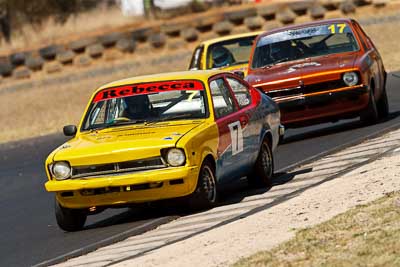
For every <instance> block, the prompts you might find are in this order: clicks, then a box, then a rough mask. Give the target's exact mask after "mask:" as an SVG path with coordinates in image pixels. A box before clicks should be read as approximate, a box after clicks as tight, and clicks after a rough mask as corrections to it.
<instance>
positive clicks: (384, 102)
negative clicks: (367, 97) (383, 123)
mask: <svg viewBox="0 0 400 267" xmlns="http://www.w3.org/2000/svg"><path fill="white" fill-rule="evenodd" d="M376 106H377V109H378V114H379V117H380V118H387V116H389V103H388V98H387V94H386V88H383V92H382V95H381V97H380V98H379V100H378V102H377V103H376Z"/></svg>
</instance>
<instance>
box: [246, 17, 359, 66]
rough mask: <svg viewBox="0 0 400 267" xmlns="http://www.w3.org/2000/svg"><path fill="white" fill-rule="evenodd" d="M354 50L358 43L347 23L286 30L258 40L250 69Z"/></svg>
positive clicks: (356, 48) (357, 48)
mask: <svg viewBox="0 0 400 267" xmlns="http://www.w3.org/2000/svg"><path fill="white" fill-rule="evenodd" d="M357 50H359V45H358V43H357V41H356V39H355V38H354V35H353V32H352V30H351V28H350V27H349V26H348V25H347V24H346V23H334V24H326V25H318V26H313V27H307V28H301V29H295V30H287V31H283V32H277V33H274V34H270V35H266V36H263V37H261V38H260V39H259V40H258V42H257V45H256V49H255V51H254V55H253V61H252V63H251V68H252V69H256V68H262V67H268V66H272V65H274V64H278V63H281V62H286V61H291V60H298V59H304V58H308V57H316V56H323V55H329V54H336V53H343V52H351V51H357Z"/></svg>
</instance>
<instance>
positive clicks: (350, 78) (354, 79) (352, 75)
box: [343, 71, 358, 86]
mask: <svg viewBox="0 0 400 267" xmlns="http://www.w3.org/2000/svg"><path fill="white" fill-rule="evenodd" d="M343 81H344V83H345V84H346V85H347V86H354V85H356V84H358V75H357V73H356V72H353V71H352V72H346V73H345V74H343Z"/></svg>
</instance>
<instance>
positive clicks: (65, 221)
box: [55, 200, 87, 232]
mask: <svg viewBox="0 0 400 267" xmlns="http://www.w3.org/2000/svg"><path fill="white" fill-rule="evenodd" d="M55 213H56V220H57V224H58V226H59V227H60V228H61V229H63V230H64V231H68V232H74V231H79V230H81V229H82V228H83V226H84V225H85V222H86V217H87V212H86V210H82V209H68V208H64V207H62V206H61V205H60V203H58V201H57V200H56V201H55Z"/></svg>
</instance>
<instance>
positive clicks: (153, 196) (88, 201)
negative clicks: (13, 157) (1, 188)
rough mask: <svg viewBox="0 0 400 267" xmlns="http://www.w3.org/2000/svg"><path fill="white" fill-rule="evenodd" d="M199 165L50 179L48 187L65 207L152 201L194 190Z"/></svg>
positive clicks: (88, 206)
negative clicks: (90, 176) (88, 176)
mask: <svg viewBox="0 0 400 267" xmlns="http://www.w3.org/2000/svg"><path fill="white" fill-rule="evenodd" d="M198 174H199V168H198V167H187V166H184V167H176V168H165V169H159V170H152V171H145V172H135V173H127V174H119V175H114V176H107V177H98V178H86V179H83V178H82V179H69V180H64V181H56V180H51V181H48V182H47V183H46V184H45V187H46V190H47V191H49V192H55V193H56V197H57V200H58V202H59V203H60V204H61V205H62V206H63V207H66V208H90V207H96V206H115V205H124V204H129V203H141V202H151V201H157V200H161V199H168V198H176V197H181V196H185V195H189V194H191V193H192V192H193V191H194V189H195V187H196V184H197V178H198Z"/></svg>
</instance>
